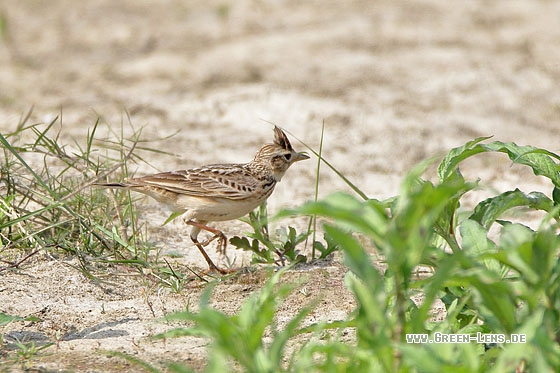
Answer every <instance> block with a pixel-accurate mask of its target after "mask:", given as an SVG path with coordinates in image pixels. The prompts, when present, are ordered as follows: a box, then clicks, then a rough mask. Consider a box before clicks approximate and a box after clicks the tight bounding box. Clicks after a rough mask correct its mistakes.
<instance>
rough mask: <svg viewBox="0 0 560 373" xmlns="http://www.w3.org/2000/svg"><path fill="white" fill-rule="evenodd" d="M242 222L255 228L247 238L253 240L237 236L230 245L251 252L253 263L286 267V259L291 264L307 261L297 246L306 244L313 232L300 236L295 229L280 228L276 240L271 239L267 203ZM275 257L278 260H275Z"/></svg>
mask: <svg viewBox="0 0 560 373" xmlns="http://www.w3.org/2000/svg"><path fill="white" fill-rule="evenodd" d="M241 220H242V221H244V222H246V223H247V224H249V225H250V226H251V227H252V228H253V231H252V232H250V233H247V237H249V238H251V240H249V238H247V237H239V236H235V237H232V238H230V243H231V244H232V245H234V246H235V247H237V248H238V249H242V250H247V251H251V252H252V253H253V263H279V264H281V265H283V266H284V265H285V264H286V259H287V260H288V261H289V263H297V262H306V261H307V257H306V256H305V255H303V254H302V253H301V252H300V251H299V250H298V249H297V245H299V244H300V243H302V242H304V241H305V240H306V239H307V237H308V236H309V235H310V233H311V232H310V231H307V232H303V233H299V234H298V233H297V231H296V229H295V228H293V227H288V228H287V229H286V228H279V229H277V230H276V235H275V239H271V237H270V234H269V230H268V213H267V209H266V201H265V202H263V203H262V204H261V205H260V206H259V208H258V209H256V210H254V211H252V212H250V213H249V215H248V217H247V218H242V219H241ZM261 244H262V245H263V246H264V247H263V248H261V246H260V245H261ZM274 255H276V256H277V257H278V258H277V259H275V258H274Z"/></svg>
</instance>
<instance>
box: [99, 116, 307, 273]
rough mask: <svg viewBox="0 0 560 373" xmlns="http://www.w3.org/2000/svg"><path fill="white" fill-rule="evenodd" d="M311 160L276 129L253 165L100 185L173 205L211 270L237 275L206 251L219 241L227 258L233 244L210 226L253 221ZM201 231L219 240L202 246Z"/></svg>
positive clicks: (211, 167) (205, 168)
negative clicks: (297, 166) (296, 167)
mask: <svg viewBox="0 0 560 373" xmlns="http://www.w3.org/2000/svg"><path fill="white" fill-rule="evenodd" d="M305 159H309V156H308V155H307V154H305V153H299V152H296V151H295V150H294V149H293V147H292V145H291V144H290V141H289V140H288V137H287V136H286V134H285V133H284V132H283V131H282V130H281V129H280V128H279V127H278V126H274V141H273V142H272V143H271V144H265V145H263V146H262V147H261V148H260V149H259V150H258V151H257V153H256V154H255V156H254V158H253V160H251V161H250V162H247V163H222V164H210V165H206V166H202V167H198V168H192V169H187V170H180V171H170V172H161V173H156V174H152V175H147V176H143V177H138V178H131V179H128V180H126V181H124V182H108V183H95V184H94V185H95V186H97V187H104V188H118V189H126V190H130V191H134V192H139V193H143V194H146V195H148V196H150V197H152V198H154V199H155V200H156V201H158V202H160V203H163V204H165V205H167V206H168V207H169V208H170V209H171V211H172V212H173V213H174V214H181V215H182V217H183V221H184V222H185V223H186V224H187V225H189V226H191V227H192V228H191V232H190V238H191V240H192V242H193V243H194V244H195V245H196V247H197V248H198V250H199V251H200V253H201V254H202V256H203V257H204V259H205V260H206V262H207V263H208V267H209V269H208V270H209V271H212V270H214V271H217V272H219V273H221V274H225V273H228V272H231V271H229V270H226V269H222V268H219V267H218V266H216V265H215V264H214V262H213V261H212V260H211V259H210V257H209V256H208V254H207V253H206V251H205V250H204V247H206V246H207V245H208V244H209V243H211V242H212V241H214V240H215V239H218V240H219V241H218V246H217V247H218V251H219V252H221V253H224V252H225V249H226V246H227V238H226V236H225V234H224V233H223V232H222V231H220V230H218V229H216V228H212V227H210V226H208V225H207V224H208V222H220V221H227V220H234V219H238V218H241V217H243V216H245V215H247V214H248V213H249V212H251V211H253V210H254V209H255V208H256V207H258V206H259V205H260V204H261V203H263V202H264V201H266V200H267V199H268V197H270V195H271V194H272V192H273V191H274V187H275V186H276V184H277V183H278V182H280V180H281V179H282V177H283V176H284V174H285V173H286V171H287V170H288V168H289V167H290V166H291V165H292V164H294V163H295V162H299V161H302V160H305ZM201 230H205V231H208V232H210V233H211V234H213V236H212V237H210V238H209V239H207V240H206V241H203V242H200V241H199V240H198V234H199V233H200V231H201Z"/></svg>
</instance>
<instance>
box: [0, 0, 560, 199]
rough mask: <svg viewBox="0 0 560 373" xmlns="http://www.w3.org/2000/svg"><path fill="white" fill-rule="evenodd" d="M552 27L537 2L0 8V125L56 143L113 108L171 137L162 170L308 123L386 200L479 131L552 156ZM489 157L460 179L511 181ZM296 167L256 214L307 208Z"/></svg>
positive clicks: (555, 119)
mask: <svg viewBox="0 0 560 373" xmlns="http://www.w3.org/2000/svg"><path fill="white" fill-rule="evenodd" d="M559 19H560V3H559V2H555V1H545V0H542V1H535V0H527V1H509V0H503V1H468V2H467V1H460V2H455V1H451V2H448V1H438V0H433V1H430V0H420V1H392V0H391V1H389V0H379V1H350V0H349V1H326V0H320V1H319V0H317V1H303V2H302V1H296V0H261V1H257V0H254V1H253V0H238V1H206V0H204V1H202V0H200V1H198V0H189V1H185V0H182V1H180V0H166V1H148V0H144V1H137V0H124V1H112V0H100V1H93V2H92V1H74V0H48V1H47V0H20V1H9V0H0V130H1V131H3V132H9V131H13V130H14V129H15V128H16V127H17V124H18V122H19V121H20V118H21V117H22V116H24V114H25V113H26V112H27V111H29V109H30V108H31V107H33V112H32V116H31V119H30V122H31V123H42V122H44V123H48V122H49V121H50V120H52V119H53V118H55V117H56V116H57V115H62V118H63V120H62V127H63V128H62V136H63V138H67V139H69V142H71V141H70V139H72V138H82V137H84V136H85V134H86V133H87V130H88V129H89V128H91V127H92V126H93V125H94V123H95V121H96V120H97V118H98V117H100V118H101V120H102V123H103V124H104V125H107V126H115V127H117V126H119V125H120V124H121V123H122V122H128V119H127V118H126V114H125V113H126V111H128V112H129V113H130V118H131V122H132V123H133V125H134V126H135V127H136V128H139V127H141V126H145V129H144V132H143V133H144V136H145V137H148V138H150V137H153V138H160V137H165V136H168V135H171V134H173V133H175V132H177V131H178V133H177V134H176V135H175V136H174V137H172V138H171V139H167V140H164V141H161V142H159V143H158V145H157V146H161V147H162V148H165V149H166V150H167V149H168V150H170V151H171V152H173V153H174V154H175V156H165V155H162V156H161V157H156V158H154V159H152V164H153V165H154V167H155V168H157V169H161V170H168V169H175V168H188V167H193V166H197V165H200V164H204V163H214V162H244V161H247V160H249V159H250V158H251V157H252V156H253V155H254V153H255V151H256V150H257V149H258V147H259V146H260V145H261V144H262V143H263V142H267V141H269V140H270V139H271V137H272V132H271V126H270V124H268V123H266V122H265V121H263V119H264V120H266V121H270V122H274V123H276V124H278V125H280V126H283V127H284V128H286V129H287V130H289V131H290V132H292V133H293V134H294V135H295V136H297V137H298V138H300V139H301V140H303V141H305V142H306V143H307V144H309V145H310V146H313V147H317V146H318V144H319V139H320V133H321V126H322V124H323V123H325V126H326V129H325V141H324V156H325V157H326V158H327V159H329V160H330V161H331V162H332V163H333V164H334V165H335V166H336V167H338V168H339V169H340V171H341V172H343V173H344V174H345V175H346V176H347V177H349V178H350V179H351V180H353V181H354V182H355V183H356V184H357V185H358V186H359V187H360V188H361V189H362V190H363V191H364V192H365V193H366V194H367V195H369V196H372V197H376V198H385V197H389V196H392V195H394V194H396V193H397V192H398V184H399V182H400V180H401V178H402V175H403V174H404V173H405V172H406V171H407V170H408V169H409V168H410V167H412V165H414V164H416V163H417V162H419V161H420V160H422V159H424V158H426V157H430V156H433V155H436V154H440V153H443V152H445V151H447V150H448V149H449V148H451V147H454V146H459V145H462V144H463V143H464V142H465V141H468V140H471V139H473V138H475V137H478V136H488V135H493V136H494V139H496V140H503V141H515V142H517V143H520V144H531V145H535V146H539V147H545V148H547V149H549V150H551V151H559V150H560V146H559V145H558V136H557V133H558V127H559V114H560V90H559V89H558V87H559V82H560V62H559V61H560V28H559V27H558V20H559ZM125 128H126V126H125ZM294 146H295V147H296V148H300V149H302V148H303V146H302V145H301V144H298V143H297V141H295V140H294ZM485 159H488V157H485ZM485 162H487V161H485ZM496 162H497V164H496V165H497V168H494V169H493V168H492V167H494V166H495V165H494V164H493V163H492V162H491V163H490V164H488V163H485V164H482V163H481V164H475V168H476V169H477V176H478V177H482V178H483V179H484V178H485V177H486V178H487V180H486V181H487V182H488V183H494V184H497V187H498V188H499V186H500V183H506V184H508V183H509V184H515V183H517V182H519V181H520V180H522V179H523V178H524V177H523V175H522V174H520V175H519V178H517V176H515V175H514V176H511V175H510V174H511V170H510V169H509V165H510V162H509V160H507V158H505V156H502V157H496ZM297 166H298V167H294V169H293V170H290V172H289V173H288V175H287V177H286V178H285V181H283V184H286V185H285V186H284V187H282V188H279V190H278V191H277V194H278V195H277V198H276V199H275V200H272V201H271V203H273V204H274V203H276V202H275V201H278V203H285V202H287V201H292V200H293V191H294V190H296V191H297V192H298V198H297V199H298V201H299V200H301V201H303V200H306V199H308V198H311V196H312V194H313V188H314V186H313V179H314V172H315V167H316V164H314V161H311V162H308V164H307V165H305V166H303V163H302V164H298V165H297ZM139 167H140V169H139V170H138V172H139V173H144V172H153V171H154V170H153V169H149V168H145V169H144V168H142V167H144V166H139ZM296 168H297V170H296ZM508 178H509V179H508ZM322 180H323V183H322V188H321V192H320V193H321V194H327V193H329V192H331V191H333V190H338V189H345V188H346V186H345V185H344V183H342V182H341V180H340V179H339V178H337V177H336V176H334V175H333V173H332V172H329V171H327V170H326V169H325V170H324V172H323V173H322ZM504 188H507V186H504Z"/></svg>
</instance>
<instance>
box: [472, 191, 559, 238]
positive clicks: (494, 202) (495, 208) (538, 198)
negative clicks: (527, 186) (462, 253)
mask: <svg viewBox="0 0 560 373" xmlns="http://www.w3.org/2000/svg"><path fill="white" fill-rule="evenodd" d="M553 206H554V203H553V202H552V201H551V200H550V198H548V197H547V196H546V195H544V194H543V193H540V192H531V193H529V194H525V193H523V192H522V191H520V190H519V189H515V190H512V191H508V192H504V193H502V194H499V195H497V196H495V197H491V198H488V199H486V200H484V201H481V202H480V203H479V204H478V205H477V206H476V207H475V209H474V211H473V213H472V215H471V216H470V217H469V219H472V220H474V221H476V222H478V223H480V224H481V225H482V226H484V227H485V228H486V229H489V228H490V226H491V225H492V224H493V223H494V222H495V221H496V220H497V219H498V218H499V217H500V216H502V214H503V213H504V212H506V211H508V210H510V209H512V208H515V207H529V208H532V209H535V210H543V211H547V212H549V211H551V209H552V207H553Z"/></svg>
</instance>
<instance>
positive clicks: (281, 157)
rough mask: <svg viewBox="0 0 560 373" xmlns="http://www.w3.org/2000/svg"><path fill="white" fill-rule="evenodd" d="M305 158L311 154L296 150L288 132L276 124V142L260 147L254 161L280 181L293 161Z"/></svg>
mask: <svg viewBox="0 0 560 373" xmlns="http://www.w3.org/2000/svg"><path fill="white" fill-rule="evenodd" d="M304 159H309V156H307V155H306V154H304V153H298V152H296V151H295V150H294V148H292V144H290V140H288V137H287V136H286V134H285V133H284V132H283V131H282V130H281V129H280V128H278V127H276V126H274V142H273V143H272V144H266V145H264V146H263V147H262V148H260V150H259V151H258V152H257V154H256V155H255V158H254V159H253V162H252V163H253V164H256V165H258V166H259V167H262V168H264V169H266V170H267V171H269V172H271V173H272V176H273V177H274V179H275V180H276V181H280V180H281V179H282V176H284V174H285V173H286V171H287V170H288V168H289V167H290V166H291V165H292V164H293V163H295V162H298V161H303V160H304Z"/></svg>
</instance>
